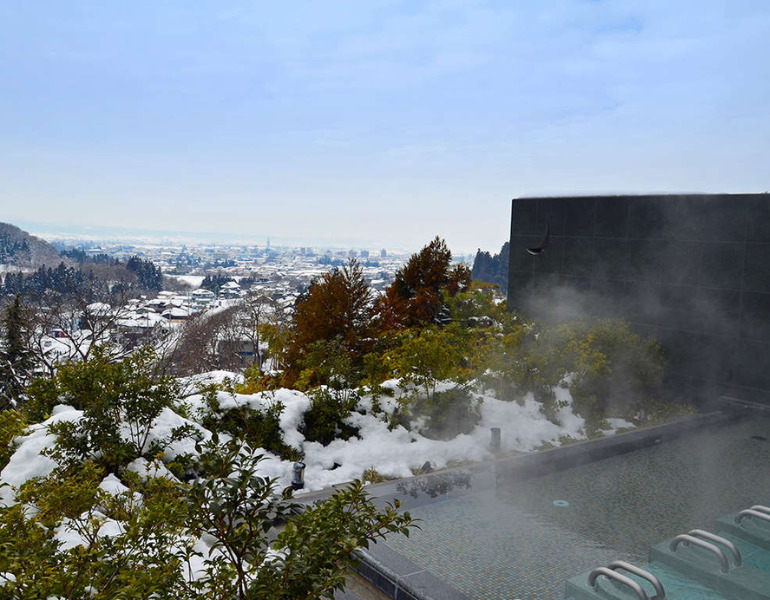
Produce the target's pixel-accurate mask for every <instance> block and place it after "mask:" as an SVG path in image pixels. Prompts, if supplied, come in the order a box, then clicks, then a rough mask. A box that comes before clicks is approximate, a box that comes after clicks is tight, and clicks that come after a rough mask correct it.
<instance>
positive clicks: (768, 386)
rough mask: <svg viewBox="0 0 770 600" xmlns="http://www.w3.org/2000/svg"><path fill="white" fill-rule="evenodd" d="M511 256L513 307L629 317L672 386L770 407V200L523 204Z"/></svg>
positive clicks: (658, 198)
mask: <svg viewBox="0 0 770 600" xmlns="http://www.w3.org/2000/svg"><path fill="white" fill-rule="evenodd" d="M546 229H547V230H548V231H549V239H548V242H547V244H546V245H545V248H544V251H543V252H542V253H541V254H538V255H535V256H533V255H531V254H530V253H528V252H527V248H532V247H536V246H538V245H539V244H540V242H541V241H542V240H543V237H544V234H545V232H546ZM510 252H511V254H510V263H509V274H508V298H509V306H511V307H512V308H516V309H518V310H521V311H522V312H524V313H525V314H527V315H531V316H533V317H535V318H540V319H547V320H550V321H563V320H567V319H570V318H574V317H577V316H583V315H593V316H604V317H620V318H624V319H627V320H628V321H630V322H631V324H632V325H633V327H634V329H635V330H636V331H638V332H639V333H642V334H645V335H651V336H655V337H657V338H658V339H659V340H660V341H661V342H662V343H663V344H664V347H665V349H666V352H667V355H668V358H669V365H670V366H669V370H670V373H671V381H672V383H673V384H674V385H681V386H682V387H683V388H685V389H686V390H687V391H688V392H691V393H692V392H694V391H697V393H708V394H729V395H733V396H736V397H739V398H743V399H747V400H757V401H763V402H767V403H770V194H735V195H733V194H714V195H655V196H601V197H560V198H520V199H515V200H514V201H513V209H512V219H511V245H510Z"/></svg>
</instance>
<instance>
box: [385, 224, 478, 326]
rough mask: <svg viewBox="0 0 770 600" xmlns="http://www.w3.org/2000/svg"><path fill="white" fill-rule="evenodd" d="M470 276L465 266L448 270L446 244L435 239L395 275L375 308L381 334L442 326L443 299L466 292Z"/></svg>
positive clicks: (449, 261)
mask: <svg viewBox="0 0 770 600" xmlns="http://www.w3.org/2000/svg"><path fill="white" fill-rule="evenodd" d="M470 281H471V272H470V270H469V269H468V267H466V266H465V265H462V264H460V265H455V266H454V267H453V266H452V253H451V252H450V250H449V248H447V245H446V242H445V241H444V240H442V239H441V238H440V237H438V236H436V238H435V239H434V240H433V241H432V242H431V243H430V244H428V245H427V246H425V247H424V248H423V249H422V250H421V251H420V252H418V253H416V254H413V255H412V256H411V258H410V259H409V261H408V262H407V263H406V264H405V265H404V266H403V267H402V268H401V269H400V270H399V271H398V272H397V273H396V277H395V280H394V281H393V284H392V285H391V286H390V287H389V288H388V289H387V290H386V291H385V296H384V297H382V298H381V299H380V301H379V304H378V309H379V310H378V312H379V316H380V323H381V327H382V329H384V330H389V329H400V328H403V327H414V326H423V325H428V324H430V323H439V324H440V323H442V322H444V321H445V320H446V317H447V313H448V310H447V306H446V303H445V300H444V295H447V296H449V297H452V296H454V295H455V294H457V293H458V292H461V291H464V290H466V289H467V288H468V286H469V285H470Z"/></svg>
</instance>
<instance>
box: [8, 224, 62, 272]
mask: <svg viewBox="0 0 770 600" xmlns="http://www.w3.org/2000/svg"><path fill="white" fill-rule="evenodd" d="M60 262H62V258H61V256H59V251H58V250H56V248H54V247H53V246H52V245H51V244H49V243H48V242H46V241H45V240H41V239H40V238H37V237H35V236H34V235H30V234H28V233H27V232H26V231H23V230H21V229H19V228H18V227H16V226H15V225H11V224H9V223H0V264H5V265H11V266H14V267H28V268H37V267H40V266H42V265H47V266H51V267H55V266H57V265H58V264H59V263H60Z"/></svg>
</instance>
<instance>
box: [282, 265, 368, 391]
mask: <svg viewBox="0 0 770 600" xmlns="http://www.w3.org/2000/svg"><path fill="white" fill-rule="evenodd" d="M371 318H372V291H371V288H370V287H369V284H368V283H367V282H366V278H365V277H364V274H363V270H362V269H361V265H359V264H358V263H357V262H356V261H354V260H351V261H350V262H349V263H348V264H347V265H346V266H343V267H342V268H335V269H332V270H331V271H329V272H328V273H325V274H324V275H323V276H322V277H321V278H320V280H317V281H314V282H313V283H312V284H311V286H310V288H309V289H308V291H307V293H305V294H304V295H303V296H302V297H300V298H299V299H298V300H297V303H296V305H295V312H294V316H293V319H292V325H291V334H292V335H291V341H290V342H289V346H288V348H287V353H286V359H287V360H286V363H287V364H286V371H285V374H284V383H285V384H287V385H291V384H294V383H296V381H297V379H298V377H299V375H300V373H302V371H303V370H304V369H307V368H312V367H313V365H312V364H310V363H312V362H316V361H314V356H315V355H316V354H318V353H317V352H314V349H315V350H317V349H318V348H319V345H329V346H330V347H332V346H333V347H334V348H335V349H336V352H342V353H344V354H346V355H348V356H349V358H350V360H351V361H352V362H353V363H354V364H355V363H356V362H360V359H361V358H362V357H363V355H364V354H365V345H366V343H367V342H368V341H369V340H370V337H371ZM312 379H315V378H311V381H308V383H316V384H317V383H327V382H326V381H312Z"/></svg>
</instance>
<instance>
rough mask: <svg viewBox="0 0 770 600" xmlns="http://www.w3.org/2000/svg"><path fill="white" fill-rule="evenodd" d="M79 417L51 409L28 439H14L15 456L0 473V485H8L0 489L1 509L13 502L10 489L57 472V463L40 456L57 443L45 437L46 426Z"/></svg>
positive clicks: (66, 410)
mask: <svg viewBox="0 0 770 600" xmlns="http://www.w3.org/2000/svg"><path fill="white" fill-rule="evenodd" d="M82 416H83V412H82V411H80V410H75V409H74V408H72V407H71V406H66V405H64V404H61V405H59V406H57V407H55V408H54V410H53V414H52V415H51V417H50V418H49V419H48V420H46V421H43V422H42V423H38V424H37V425H33V426H32V427H30V428H29V430H28V431H29V433H28V434H27V435H25V436H20V437H18V438H16V440H15V443H16V445H17V448H16V452H14V453H13V455H12V456H11V459H10V460H9V461H8V464H7V465H6V466H5V468H4V469H3V470H2V472H0V483H7V484H8V485H7V486H2V487H0V506H8V505H10V504H11V503H12V502H13V488H18V487H19V486H21V484H23V483H24V482H26V481H28V480H30V479H32V478H33V477H45V476H46V475H48V474H49V473H51V471H53V470H54V469H55V468H56V462H55V461H54V460H52V459H50V458H48V457H47V456H44V455H43V454H42V452H43V450H45V449H46V448H50V447H51V446H52V445H53V443H54V441H55V439H56V437H55V436H54V435H53V434H52V433H48V426H49V425H51V424H52V423H58V422H60V421H77V420H79V419H80V418H81V417H82Z"/></svg>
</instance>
